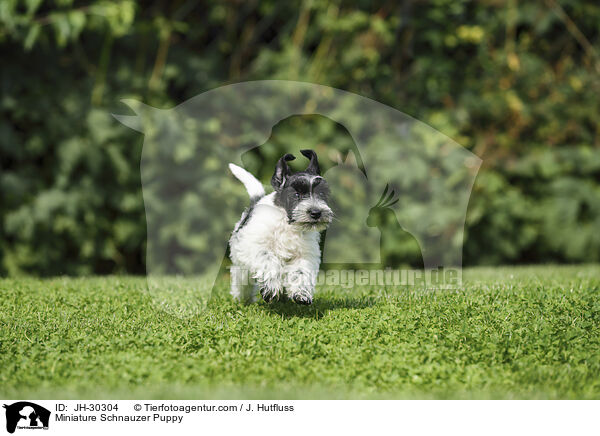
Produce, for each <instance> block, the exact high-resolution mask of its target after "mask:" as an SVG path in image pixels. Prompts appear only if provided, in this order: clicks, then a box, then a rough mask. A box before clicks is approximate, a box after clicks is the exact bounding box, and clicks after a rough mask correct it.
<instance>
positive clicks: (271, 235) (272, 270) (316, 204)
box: [229, 150, 333, 304]
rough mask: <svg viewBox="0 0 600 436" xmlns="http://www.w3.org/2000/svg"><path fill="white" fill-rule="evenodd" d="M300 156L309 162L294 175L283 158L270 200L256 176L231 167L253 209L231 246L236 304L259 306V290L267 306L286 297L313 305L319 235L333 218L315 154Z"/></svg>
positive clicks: (239, 225) (289, 157) (237, 229)
mask: <svg viewBox="0 0 600 436" xmlns="http://www.w3.org/2000/svg"><path fill="white" fill-rule="evenodd" d="M301 153H302V154H303V155H304V156H305V157H306V158H307V159H310V163H309V165H308V167H307V168H306V170H304V171H301V172H297V173H292V172H291V170H290V168H289V167H288V164H287V163H288V162H289V161H291V160H294V159H295V157H294V155H292V154H289V153H288V154H286V155H285V156H283V157H282V158H281V159H279V161H278V162H277V166H276V168H275V173H274V174H273V177H272V178H271V185H272V186H273V188H274V189H275V191H274V192H272V193H271V194H269V195H265V190H264V187H263V186H262V184H261V183H260V182H259V181H258V180H257V179H256V178H255V177H254V176H253V175H252V174H250V173H249V172H247V171H246V170H244V169H243V168H240V167H239V166H237V165H234V164H229V169H230V170H231V172H232V173H233V175H234V176H235V177H236V178H238V179H239V180H240V181H241V182H242V183H243V184H244V186H245V187H246V190H247V191H248V194H249V195H250V206H249V207H248V208H247V209H246V210H245V211H244V213H243V214H242V217H241V219H240V220H239V221H238V223H237V224H236V225H235V228H234V230H233V234H232V235H231V238H230V240H229V247H230V253H231V261H232V262H233V266H232V268H231V283H232V285H231V295H233V297H234V298H236V299H238V300H241V301H244V302H252V301H255V296H256V290H257V288H258V289H260V292H261V294H262V297H263V299H264V300H265V301H266V302H270V301H272V300H273V299H279V298H280V296H283V295H285V296H287V297H289V298H291V299H292V300H293V301H294V302H296V303H298V304H311V303H312V300H313V294H314V290H315V284H316V279H317V273H318V272H319V264H320V261H321V250H320V248H319V239H320V232H321V231H323V230H325V229H326V228H327V226H328V225H329V223H330V222H331V220H332V218H333V212H332V211H331V209H330V208H329V206H328V205H327V198H328V195H329V187H328V185H327V182H326V181H325V179H323V177H321V171H320V169H319V162H318V160H317V155H316V153H315V152H314V151H312V150H301ZM251 279H253V280H251ZM251 282H252V283H251Z"/></svg>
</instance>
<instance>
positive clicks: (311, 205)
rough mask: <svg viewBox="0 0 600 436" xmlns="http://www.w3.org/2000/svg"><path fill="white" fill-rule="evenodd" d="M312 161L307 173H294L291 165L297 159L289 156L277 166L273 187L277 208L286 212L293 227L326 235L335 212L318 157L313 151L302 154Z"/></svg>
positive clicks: (272, 182)
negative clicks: (329, 203) (329, 201)
mask: <svg viewBox="0 0 600 436" xmlns="http://www.w3.org/2000/svg"><path fill="white" fill-rule="evenodd" d="M300 152H301V153H302V154H303V155H304V156H305V157H306V158H307V159H310V163H309V164H308V167H307V168H306V169H305V170H304V171H300V172H297V173H293V174H292V172H291V170H290V167H289V166H288V164H287V163H288V162H289V161H291V160H294V159H296V157H295V156H294V155H293V154H289V153H288V154H286V155H285V156H283V157H282V158H281V159H279V161H278V162H277V166H276V167H275V173H274V174H273V177H272V178H271V185H273V188H274V189H275V205H277V206H279V207H281V208H283V209H285V212H286V213H287V217H288V221H289V223H290V224H292V225H297V226H301V227H302V228H304V229H306V230H317V231H322V230H325V229H326V228H327V226H328V225H329V223H330V222H331V220H332V218H333V212H332V211H331V209H330V207H329V206H328V204H327V200H328V197H329V186H328V185H327V182H326V181H325V179H324V178H323V177H321V170H320V168H319V161H318V160H317V154H316V153H315V152H314V151H312V150H300Z"/></svg>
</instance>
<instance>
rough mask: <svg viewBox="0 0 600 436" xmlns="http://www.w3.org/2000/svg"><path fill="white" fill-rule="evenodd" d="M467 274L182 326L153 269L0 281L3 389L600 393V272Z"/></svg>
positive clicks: (30, 393)
mask: <svg viewBox="0 0 600 436" xmlns="http://www.w3.org/2000/svg"><path fill="white" fill-rule="evenodd" d="M464 282H465V283H464V286H463V288H462V289H460V290H459V291H456V290H454V291H447V290H446V291H435V292H432V291H429V292H424V291H419V290H415V289H410V288H404V289H397V290H387V291H386V290H384V289H380V288H359V289H353V290H348V289H345V290H344V289H341V288H338V289H322V290H321V291H320V292H319V293H318V294H317V296H316V299H315V304H314V305H312V306H308V307H306V306H297V305H295V304H293V303H275V304H273V305H266V304H265V303H263V302H262V301H261V302H260V303H257V304H254V305H250V306H241V305H239V304H237V303H234V302H233V301H232V300H231V299H230V298H226V297H223V298H217V299H216V300H215V301H212V302H211V303H210V307H209V309H208V310H206V311H205V312H203V313H200V314H199V315H197V316H194V317H191V318H187V319H180V318H177V317H174V316H172V315H170V314H168V313H165V312H163V311H160V310H157V309H156V308H155V306H154V304H153V301H152V298H151V297H150V295H149V294H148V292H147V290H146V281H145V279H144V278H135V277H105V278H104V277H94V278H81V279H78V278H73V279H71V278H53V279H45V280H38V279H33V278H18V279H2V280H0V293H1V296H2V298H1V299H0V397H5V398H16V397H19V398H32V399H33V398H55V397H60V398H111V397H113V398H114V397H118V398H132V397H145V398H159V397H160V398H231V397H241V396H244V397H252V398H267V397H271V398H600V346H599V343H600V266H593V265H592V266H564V267H563V266H561V267H556V266H547V267H519V268H489V269H488V268H477V269H468V270H465V273H464ZM222 286H226V284H225V283H223V284H222Z"/></svg>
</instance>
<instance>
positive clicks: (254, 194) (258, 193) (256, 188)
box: [229, 163, 265, 200]
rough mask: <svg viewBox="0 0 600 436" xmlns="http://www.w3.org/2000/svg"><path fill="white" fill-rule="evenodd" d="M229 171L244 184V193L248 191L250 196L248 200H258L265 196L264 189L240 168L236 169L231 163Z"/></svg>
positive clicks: (256, 180) (255, 179)
mask: <svg viewBox="0 0 600 436" xmlns="http://www.w3.org/2000/svg"><path fill="white" fill-rule="evenodd" d="M229 169H230V170H231V172H232V173H233V175H234V176H235V177H236V178H237V179H238V180H239V181H240V182H242V183H243V184H244V186H245V187H246V191H248V195H249V196H250V200H258V199H259V198H261V197H264V196H265V188H264V186H263V185H262V183H260V181H258V179H257V178H256V177H254V176H253V175H252V174H250V173H249V172H248V171H246V170H245V169H243V168H242V167H238V166H237V165H234V164H232V163H230V164H229Z"/></svg>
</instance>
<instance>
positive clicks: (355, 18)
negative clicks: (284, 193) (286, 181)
mask: <svg viewBox="0 0 600 436" xmlns="http://www.w3.org/2000/svg"><path fill="white" fill-rule="evenodd" d="M0 62H1V63H0V165H1V173H0V275H18V274H38V275H55V274H92V273H93V274H105V273H122V272H128V273H143V272H144V251H145V249H144V243H145V238H146V228H145V218H144V205H143V201H142V195H141V184H140V173H139V161H140V154H141V147H142V142H143V138H142V136H141V135H140V134H139V133H137V132H135V131H133V130H130V129H128V128H126V127H125V126H122V125H120V124H119V123H118V122H116V120H114V119H113V118H112V117H111V115H110V113H111V112H114V113H127V109H126V108H125V107H124V106H123V105H122V104H120V103H119V101H120V99H121V98H125V97H127V98H135V99H138V100H141V101H143V102H145V103H147V104H150V105H153V106H156V107H161V108H168V107H172V106H174V105H176V104H179V103H181V102H183V101H185V100H186V99H189V98H191V97H193V96H195V95H197V94H199V93H201V92H204V91H207V90H210V89H212V88H215V87H218V86H221V85H223V84H227V83H234V82H238V81H245V80H256V79H287V80H301V81H310V82H314V83H319V84H324V85H328V86H333V87H336V88H341V89H345V90H348V91H351V92H355V93H358V94H360V95H364V96H366V97H370V98H372V99H375V100H378V101H380V102H382V103H385V104H387V105H390V106H392V107H394V108H396V109H398V110H401V111H403V112H406V113H408V114H409V115H411V116H413V117H415V118H417V119H419V120H422V121H424V122H426V123H428V124H430V125H431V126H433V127H434V128H436V129H438V130H439V131H441V132H442V133H444V134H446V135H448V136H450V137H452V138H453V139H454V140H456V141H457V142H459V143H460V144H462V145H464V146H465V147H467V148H468V149H469V150H471V151H472V152H474V153H475V154H477V155H478V156H479V157H481V158H482V159H483V160H484V163H483V166H482V168H481V170H480V172H479V175H478V177H477V180H476V182H475V187H474V190H473V195H472V197H471V202H470V206H469V212H468V216H467V228H466V238H465V246H464V260H465V264H467V265H476V264H507V263H510V264H512V263H536V262H594V261H599V260H600V139H599V132H600V123H599V121H598V120H599V119H600V118H599V115H600V99H599V98H598V95H599V94H600V4H598V2H596V1H572V0H547V1H541V0H539V1H531V2H517V1H516V0H508V1H498V0H484V1H479V2H468V1H460V0H435V1H406V2H380V1H353V2H348V1H332V2H324V1H323V2H320V1H317V0H313V1H311V0H306V1H289V2H282V1H275V0H267V1H252V0H250V1H225V0H214V1H193V0H180V1H166V0H165V1H141V2H133V1H104V0H100V1H87V2H79V1H70V0H57V1H41V0H27V1H17V0H3V1H2V2H0ZM305 121H306V125H305V126H304V127H302V126H298V125H297V123H298V122H297V121H294V122H290V123H289V126H285V125H284V126H282V132H283V133H282V137H287V138H288V140H286V141H283V142H282V145H281V147H284V148H285V145H286V144H287V143H293V142H294V141H296V142H298V143H301V142H303V141H304V140H305V138H306V137H305V136H304V137H303V136H302V135H306V132H311V134H314V132H315V131H316V132H319V133H318V134H319V135H321V136H319V140H320V141H328V140H332V139H331V137H332V135H334V136H335V132H336V131H338V130H339V129H337V127H336V126H332V125H329V124H328V123H330V122H329V121H328V120H315V118H314V117H312V118H311V117H307V119H306V120H305ZM315 123H317V124H319V127H314V126H313V124H315ZM300 124H302V120H301V121H300ZM307 126H309V127H310V126H313V127H311V128H308V127H307ZM286 129H287V130H286ZM275 142H277V141H275ZM257 158H259V159H260V158H261V157H260V156H258V157H257ZM262 159H263V161H265V162H266V163H265V165H267V166H268V165H270V163H269V162H267V161H268V160H269V159H271V157H270V156H263V157H262ZM394 249H395V248H394V244H388V248H386V250H388V251H389V253H388V254H389V256H390V258H393V257H394V256H397V254H398V253H394Z"/></svg>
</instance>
